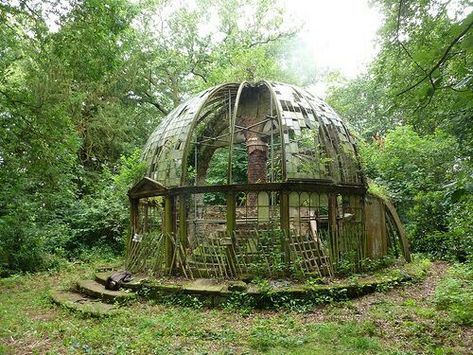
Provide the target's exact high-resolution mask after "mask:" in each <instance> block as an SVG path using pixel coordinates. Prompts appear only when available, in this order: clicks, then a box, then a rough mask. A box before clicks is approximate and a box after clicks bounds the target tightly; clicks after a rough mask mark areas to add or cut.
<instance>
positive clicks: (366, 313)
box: [0, 263, 473, 354]
mask: <svg viewBox="0 0 473 355" xmlns="http://www.w3.org/2000/svg"><path fill="white" fill-rule="evenodd" d="M448 267H449V266H448V265H447V264H443V263H433V264H432V265H431V267H430V271H429V275H428V277H427V278H426V279H425V280H424V281H423V282H421V283H418V284H414V285H409V286H404V287H399V288H396V289H393V290H389V291H386V292H385V293H375V294H372V295H369V296H365V297H363V298H360V299H357V300H353V301H350V302H344V303H336V304H331V305H325V306H320V307H319V308H317V309H315V310H313V311H311V312H306V313H297V312H290V311H256V310H253V311H250V312H248V310H238V309H237V310H235V309H232V310H231V309H202V308H200V307H198V305H196V307H194V308H190V307H180V306H170V305H160V304H152V303H150V302H143V303H140V302H136V303H134V304H132V305H130V306H129V307H127V308H123V309H122V311H121V312H120V314H119V315H116V316H113V317H109V318H102V319H99V318H90V317H87V316H84V315H81V314H77V313H72V312H70V311H68V310H65V309H62V308H60V307H57V306H55V305H52V304H51V302H50V300H49V297H48V292H49V290H50V289H51V288H52V287H56V286H58V285H59V286H63V287H67V286H68V285H70V284H71V283H72V282H73V281H74V280H75V279H78V278H83V277H90V276H91V273H92V270H93V266H87V265H86V266H84V265H82V266H71V267H69V270H67V271H63V272H61V273H55V274H45V273H43V274H36V275H27V276H15V277H10V278H7V279H3V280H0V353H7V354H8V353H22V354H23V353H30V352H32V353H41V354H43V353H48V352H49V353H92V354H101V353H120V354H130V353H158V354H163V353H202V354H204V353H216V352H217V353H225V354H227V353H258V352H269V353H274V354H280V353H297V354H305V353H307V354H352V353H355V354H356V353H390V354H407V353H435V354H444V353H452V354H457V353H465V354H466V353H471V352H472V351H473V340H472V339H473V329H472V328H471V325H468V323H469V322H468V320H469V319H470V318H469V316H468V314H471V313H468V312H473V311H470V310H468V309H463V310H462V311H463V313H462V312H461V311H460V313H461V314H462V317H460V318H459V317H458V312H459V311H458V309H457V308H458V307H460V308H461V307H462V306H461V305H463V304H464V300H465V297H468V295H465V294H462V292H463V291H462V290H466V291H465V292H467V291H468V287H470V289H469V290H470V291H471V279H468V278H466V279H465V280H460V281H458V280H459V278H461V277H462V273H461V272H455V270H454V271H453V272H450V273H447V272H446V271H447V269H448ZM457 271H458V270H457ZM452 280H453V281H452ZM455 280H457V281H458V282H460V285H462V284H461V282H464V284H463V287H457V286H458V282H457V281H455ZM439 283H440V287H441V289H440V290H438V289H437V291H436V288H437V285H438V284H439ZM452 287H453V288H454V291H451V288H452ZM452 292H454V295H453V296H452V297H453V298H452V297H450V298H448V297H447V296H446V295H451V293H452ZM436 294H437V296H436ZM470 294H471V293H470ZM470 300H471V297H470ZM455 302H457V303H455ZM455 304H456V306H455ZM467 304H468V303H467ZM452 305H453V306H452ZM459 305H460V306H459ZM455 307H456V308H455ZM465 312H466V313H465ZM465 320H466V321H465Z"/></svg>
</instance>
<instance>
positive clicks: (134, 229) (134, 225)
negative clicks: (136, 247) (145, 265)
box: [125, 197, 139, 256]
mask: <svg viewBox="0 0 473 355" xmlns="http://www.w3.org/2000/svg"><path fill="white" fill-rule="evenodd" d="M128 198H129V201H130V217H131V230H130V235H129V236H128V238H127V240H126V241H125V250H126V255H127V256H129V254H130V252H131V250H130V249H131V241H132V240H133V235H134V234H135V233H138V203H139V200H138V199H136V198H132V197H128Z"/></svg>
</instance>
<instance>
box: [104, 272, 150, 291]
mask: <svg viewBox="0 0 473 355" xmlns="http://www.w3.org/2000/svg"><path fill="white" fill-rule="evenodd" d="M112 274H113V272H109V271H107V272H97V273H95V281H96V282H97V283H99V284H101V285H103V286H105V284H106V283H107V279H108V277H109V276H110V275H112ZM143 280H145V278H144V277H140V276H133V280H131V281H128V282H123V283H122V286H121V288H124V289H129V290H133V291H135V290H138V289H139V288H140V286H141V281H143Z"/></svg>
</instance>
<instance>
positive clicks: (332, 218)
mask: <svg viewBox="0 0 473 355" xmlns="http://www.w3.org/2000/svg"><path fill="white" fill-rule="evenodd" d="M337 214H338V208H337V195H334V194H329V195H328V231H329V235H330V241H331V243H330V246H331V249H332V250H331V254H332V263H333V265H334V268H335V266H336V265H337V263H338V259H339V257H340V256H339V245H338V242H339V240H338V223H337Z"/></svg>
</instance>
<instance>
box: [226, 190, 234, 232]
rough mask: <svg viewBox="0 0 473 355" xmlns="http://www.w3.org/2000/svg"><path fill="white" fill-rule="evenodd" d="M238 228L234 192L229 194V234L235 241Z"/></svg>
mask: <svg viewBox="0 0 473 355" xmlns="http://www.w3.org/2000/svg"><path fill="white" fill-rule="evenodd" d="M235 227H236V201H235V193H234V192H233V191H229V192H227V234H228V236H229V237H231V238H232V240H234V238H235V235H234V233H233V232H234V231H235Z"/></svg>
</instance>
